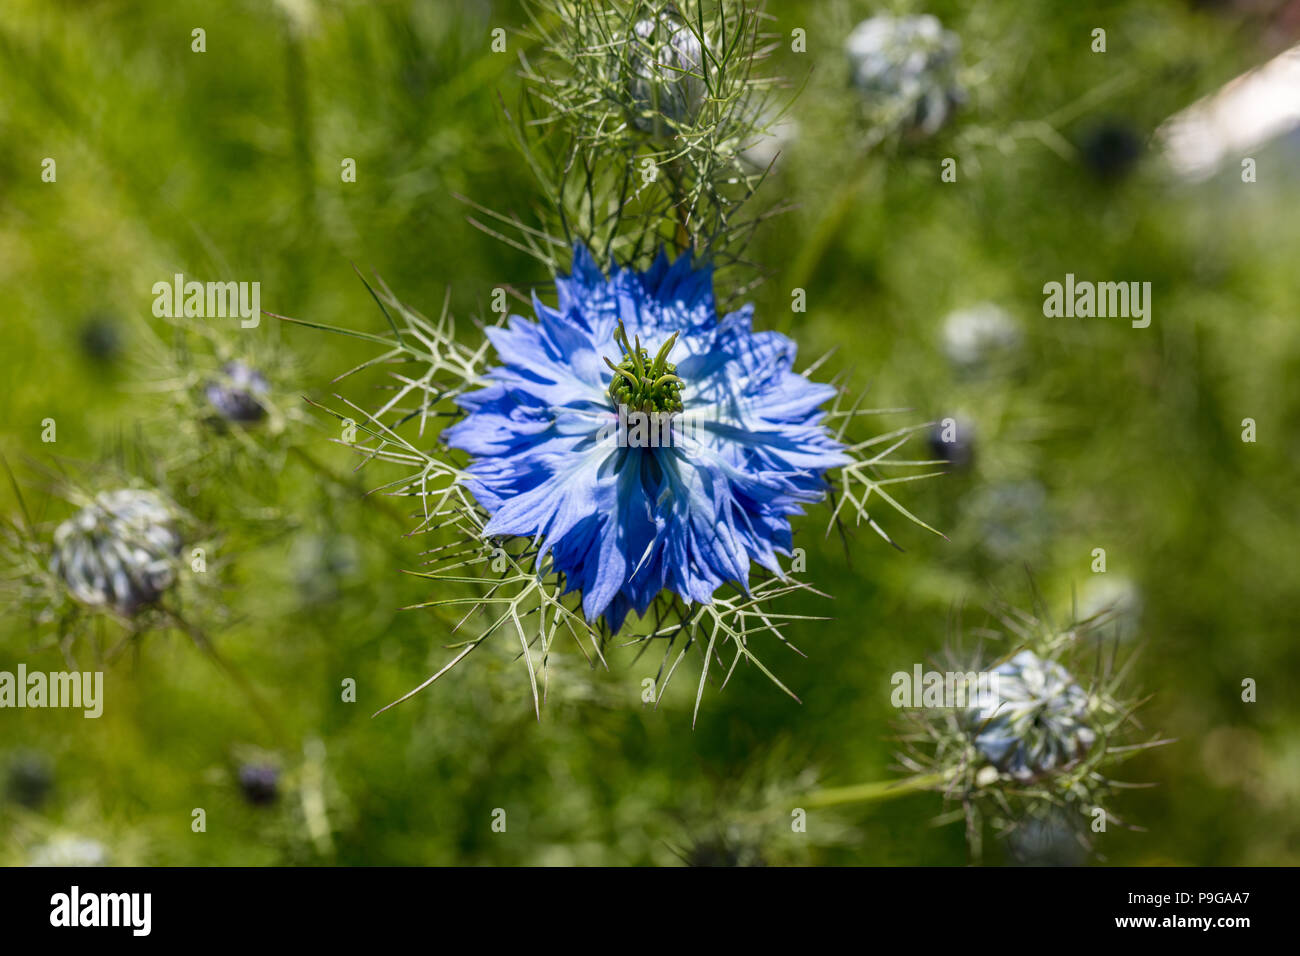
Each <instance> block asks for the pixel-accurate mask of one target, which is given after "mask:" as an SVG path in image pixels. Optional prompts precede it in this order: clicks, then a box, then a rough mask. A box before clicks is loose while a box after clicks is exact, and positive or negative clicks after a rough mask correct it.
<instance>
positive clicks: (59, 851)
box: [27, 836, 109, 866]
mask: <svg viewBox="0 0 1300 956" xmlns="http://www.w3.org/2000/svg"><path fill="white" fill-rule="evenodd" d="M27 865H28V866H108V865H109V855H108V850H107V849H105V847H104V844H102V843H100V842H99V841H98V840H88V839H86V838H84V837H79V836H58V837H54V838H53V839H51V840H49V841H47V842H46V843H43V844H41V845H40V846H38V847H37V848H36V849H35V850H33V851H32V855H31V859H30V860H29V861H28V864H27Z"/></svg>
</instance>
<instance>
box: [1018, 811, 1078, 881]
mask: <svg viewBox="0 0 1300 956" xmlns="http://www.w3.org/2000/svg"><path fill="white" fill-rule="evenodd" d="M1004 836H1005V839H1006V846H1007V853H1008V855H1009V856H1010V858H1011V862H1013V863H1015V864H1018V865H1020V866H1078V865H1079V864H1081V863H1083V861H1084V860H1085V859H1087V856H1088V846H1087V844H1086V843H1085V842H1084V841H1083V840H1082V839H1080V834H1079V831H1078V828H1076V827H1072V826H1070V824H1069V822H1068V820H1067V818H1066V811H1065V810H1062V809H1061V808H1059V807H1052V808H1050V809H1049V810H1047V811H1046V812H1044V813H1035V814H1031V815H1030V816H1028V817H1026V818H1025V819H1023V820H1019V821H1017V822H1016V823H1015V824H1014V825H1013V826H1012V827H1010V828H1009V829H1008V830H1007V831H1006V833H1005V835H1004Z"/></svg>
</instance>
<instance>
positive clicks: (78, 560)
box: [50, 488, 181, 617]
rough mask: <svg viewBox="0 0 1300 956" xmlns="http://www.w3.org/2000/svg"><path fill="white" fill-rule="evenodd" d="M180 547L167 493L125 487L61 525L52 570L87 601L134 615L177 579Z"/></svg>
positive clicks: (51, 563) (91, 605)
mask: <svg viewBox="0 0 1300 956" xmlns="http://www.w3.org/2000/svg"><path fill="white" fill-rule="evenodd" d="M180 549H181V538H180V533H179V532H178V531H177V529H176V519H175V515H174V514H173V512H172V510H171V509H170V508H169V507H168V505H167V503H166V502H165V501H164V500H163V498H162V496H161V495H159V494H157V493H156V492H153V491H136V490H133V489H129V488H124V489H120V490H118V491H109V492H105V493H103V494H101V495H99V496H98V497H96V498H95V500H94V502H93V503H91V504H90V505H88V506H87V507H85V508H82V509H81V510H80V511H79V512H77V513H76V514H75V515H73V516H72V517H71V518H69V519H68V520H67V521H65V522H63V523H62V524H61V525H59V526H58V528H57V529H55V532H54V557H53V558H52V559H51V561H50V569H51V570H52V571H53V572H54V574H55V575H57V576H58V577H59V578H60V579H61V580H62V581H63V583H64V584H65V585H66V586H67V588H68V591H69V592H70V593H71V595H72V597H73V598H74V599H76V600H77V601H79V602H81V603H82V604H85V605H88V606H90V607H99V608H108V609H112V610H115V611H117V612H118V613H119V614H123V615H125V616H127V617H132V616H134V615H135V614H136V613H137V612H138V611H140V609H141V608H143V607H146V606H148V605H151V604H155V603H157V601H158V599H159V598H161V597H162V595H163V594H164V592H166V591H167V589H168V588H170V587H171V586H172V584H173V583H174V582H175V580H176V569H175V558H176V556H177V555H178V554H180Z"/></svg>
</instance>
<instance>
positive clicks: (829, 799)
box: [803, 773, 943, 809]
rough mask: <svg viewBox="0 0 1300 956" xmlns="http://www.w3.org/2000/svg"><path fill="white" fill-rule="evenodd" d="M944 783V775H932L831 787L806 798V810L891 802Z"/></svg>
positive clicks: (815, 791)
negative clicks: (880, 801)
mask: <svg viewBox="0 0 1300 956" xmlns="http://www.w3.org/2000/svg"><path fill="white" fill-rule="evenodd" d="M942 782H943V774H938V773H934V774H930V775H929V776H925V777H910V778H908V779H906V780H879V781H874V782H872V783H858V784H853V785H852V786H848V787H829V788H827V789H825V790H814V791H813V792H812V793H810V794H808V796H807V797H805V798H804V801H803V806H804V808H805V809H812V808H820V807H836V806H841V805H843V804H846V803H873V802H875V801H877V800H891V799H893V798H894V797H901V796H903V795H904V794H907V793H915V792H916V791H917V790H928V789H930V788H931V787H933V786H934V785H935V784H937V783H942Z"/></svg>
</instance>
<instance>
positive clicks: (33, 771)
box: [5, 750, 54, 810]
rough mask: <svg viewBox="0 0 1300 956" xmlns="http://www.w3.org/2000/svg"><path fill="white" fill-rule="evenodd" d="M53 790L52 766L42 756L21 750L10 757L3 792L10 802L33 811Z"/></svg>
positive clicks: (46, 758) (34, 752)
mask: <svg viewBox="0 0 1300 956" xmlns="http://www.w3.org/2000/svg"><path fill="white" fill-rule="evenodd" d="M53 789H54V766H53V764H52V763H51V762H50V759H49V758H48V757H46V756H45V755H44V754H42V753H38V752H36V751H33V750H22V751H19V752H17V753H15V754H13V755H12V756H11V757H10V759H9V767H8V772H7V774H6V779H5V792H6V793H7V794H8V796H9V798H10V799H11V800H13V801H15V802H16V803H19V804H21V805H22V806H24V807H27V808H28V809H29V810H34V809H36V808H37V807H39V806H40V805H41V804H43V803H44V802H45V800H46V798H48V797H49V795H50V791H51V790H53Z"/></svg>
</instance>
